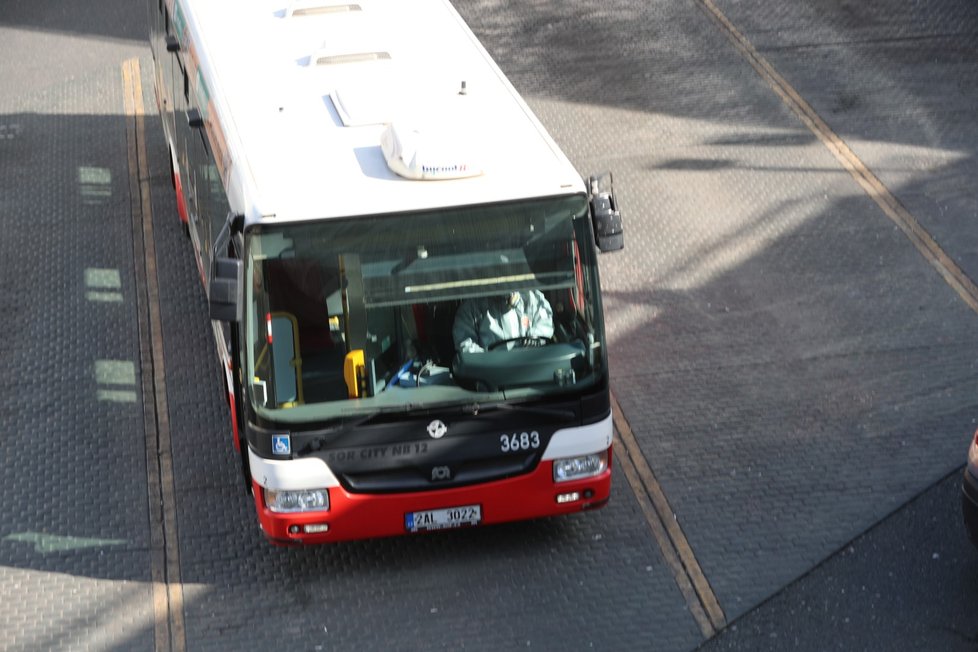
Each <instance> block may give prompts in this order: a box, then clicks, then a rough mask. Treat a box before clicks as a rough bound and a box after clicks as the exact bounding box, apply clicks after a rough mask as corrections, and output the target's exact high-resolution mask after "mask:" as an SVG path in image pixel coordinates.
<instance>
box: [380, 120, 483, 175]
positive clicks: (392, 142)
mask: <svg viewBox="0 0 978 652" xmlns="http://www.w3.org/2000/svg"><path fill="white" fill-rule="evenodd" d="M468 140H469V139H468V138H466V137H465V134H464V133H460V130H457V129H445V128H444V127H430V128H421V127H413V126H411V127H409V126H405V125H399V124H397V123H391V124H390V125H388V126H387V128H386V129H384V131H383V133H382V134H381V135H380V147H381V149H382V150H383V152H384V160H386V161H387V167H389V168H390V169H391V171H392V172H394V173H395V174H397V175H398V176H401V177H404V178H405V179H413V180H418V181H433V180H436V179H462V178H465V177H475V176H478V175H480V174H482V168H481V167H480V165H479V164H478V163H477V162H475V160H474V159H473V156H472V152H471V147H470V146H469V145H468V143H467V141H468Z"/></svg>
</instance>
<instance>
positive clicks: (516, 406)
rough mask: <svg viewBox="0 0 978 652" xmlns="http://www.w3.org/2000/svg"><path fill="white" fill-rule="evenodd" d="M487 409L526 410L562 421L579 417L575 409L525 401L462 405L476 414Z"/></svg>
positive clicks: (465, 409)
mask: <svg viewBox="0 0 978 652" xmlns="http://www.w3.org/2000/svg"><path fill="white" fill-rule="evenodd" d="M483 410H486V411H491V410H510V411H512V412H526V413H527V414H540V415H543V416H545V417H556V418H558V419H561V420H562V421H570V420H571V419H574V418H576V417H577V414H575V413H574V411H573V410H562V409H560V408H549V407H538V406H536V405H525V404H523V403H482V404H479V403H473V404H471V405H466V406H463V407H462V411H463V412H465V413H466V414H471V415H472V416H476V415H478V414H479V412H481V411H483Z"/></svg>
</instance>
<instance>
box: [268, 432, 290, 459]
mask: <svg viewBox="0 0 978 652" xmlns="http://www.w3.org/2000/svg"><path fill="white" fill-rule="evenodd" d="M272 453H274V454H275V455H291V454H292V440H291V438H290V437H289V435H272Z"/></svg>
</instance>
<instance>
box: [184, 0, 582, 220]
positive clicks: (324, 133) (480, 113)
mask: <svg viewBox="0 0 978 652" xmlns="http://www.w3.org/2000/svg"><path fill="white" fill-rule="evenodd" d="M176 1H177V2H178V3H179V5H180V9H181V10H182V12H183V14H184V16H185V18H186V24H187V28H188V33H189V35H190V40H191V41H192V43H184V47H183V51H184V52H191V53H192V54H193V55H194V56H195V57H196V59H197V61H198V64H199V66H200V69H201V71H202V72H203V76H204V79H205V82H206V85H207V88H208V91H209V96H210V100H211V104H212V109H213V111H214V112H215V116H214V117H215V118H216V119H217V121H218V122H219V124H220V129H221V132H222V134H223V137H224V141H225V142H226V145H227V151H226V156H225V161H224V163H225V165H224V166H223V167H224V168H225V187H226V189H227V190H228V194H229V202H230V205H231V209H232V211H234V212H235V213H237V214H243V215H244V216H245V222H246V225H247V226H250V225H253V224H256V223H259V222H263V221H265V222H278V221H299V220H307V219H321V218H334V217H348V216H356V215H367V214H379V213H394V212H406V211H414V210H424V209H430V208H437V207H446V206H457V205H463V204H479V203H491V202H501V201H508V200H515V199H524V198H531V197H544V196H553V195H566V194H570V193H576V192H584V191H585V187H584V183H583V181H582V179H581V177H580V175H579V174H578V173H577V172H576V171H575V170H574V168H573V166H572V165H571V164H570V163H569V162H568V160H567V159H566V157H565V156H564V155H563V154H562V153H561V152H560V150H559V148H558V147H557V146H556V145H555V143H554V142H553V140H552V139H551V138H550V137H549V135H547V133H546V131H545V130H544V129H543V127H542V126H541V125H540V123H539V121H538V120H537V119H536V117H535V116H533V114H532V113H531V111H530V110H529V108H528V107H527V106H526V104H525V103H524V102H523V100H522V99H521V98H520V97H519V95H518V94H517V93H516V91H515V90H514V89H513V88H512V86H511V85H510V83H509V82H508V81H507V80H506V78H505V77H504V76H503V75H502V73H501V72H500V70H499V69H498V68H497V67H496V65H495V64H494V63H493V62H492V60H491V59H490V58H489V55H488V54H487V53H486V52H485V50H484V49H483V48H482V46H481V45H480V44H479V43H478V41H477V40H476V39H475V37H474V35H473V34H472V33H471V31H470V30H469V29H468V27H466V26H465V24H464V23H463V22H462V20H461V18H460V17H459V16H458V14H457V13H456V12H455V10H454V9H453V8H452V7H451V5H450V4H449V3H448V2H446V1H444V0H411V1H410V2H407V1H405V0H361V1H360V2H358V3H357V5H358V6H359V7H361V10H360V11H339V12H330V13H321V14H313V15H299V14H295V15H288V14H289V12H287V11H286V9H285V4H286V3H284V2H282V1H281V0H253V1H250V2H247V3H242V2H238V1H236V0H176ZM323 4H329V3H323ZM358 53H383V54H384V55H385V56H386V55H389V58H383V57H379V58H377V59H376V60H366V61H357V62H345V63H325V64H317V63H316V61H317V59H318V58H319V57H321V56H337V57H344V56H347V55H356V54H358ZM463 81H464V82H465V89H466V93H465V94H464V95H463V94H460V92H459V91H460V89H461V87H462V82H463ZM191 83H193V84H195V85H196V80H192V82H191ZM331 94H334V95H335V94H338V95H339V96H340V97H341V98H342V101H343V102H344V104H345V105H346V106H345V107H344V115H345V117H347V118H348V119H349V118H350V117H351V116H349V115H346V114H347V113H354V112H358V111H359V112H360V113H361V114H362V116H363V118H364V120H362V121H366V122H368V123H370V122H371V121H384V122H387V121H391V120H395V119H397V120H398V121H403V122H407V123H417V124H419V125H421V126H428V125H436V126H437V125H439V124H444V123H451V124H453V125H454V128H461V129H465V130H466V133H467V134H468V135H469V136H468V138H469V139H471V141H472V147H473V148H474V151H473V156H474V157H475V158H477V159H478V160H479V162H480V167H481V168H482V170H483V171H484V172H483V174H481V175H479V176H477V177H473V178H468V179H456V180H439V181H409V180H406V179H403V178H401V177H398V176H396V175H395V174H394V173H393V172H391V171H390V170H389V169H388V167H387V165H386V164H385V161H384V157H383V154H382V152H381V146H380V135H381V132H382V131H383V129H384V124H382V123H380V122H375V123H371V124H362V125H361V126H345V125H344V123H343V119H342V118H341V116H340V114H339V113H338V112H337V111H336V108H335V106H334V99H333V98H331V97H330V96H331ZM346 109H349V111H346ZM352 118H353V119H354V123H356V118H357V116H352Z"/></svg>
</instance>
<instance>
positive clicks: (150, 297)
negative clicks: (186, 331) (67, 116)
mask: <svg viewBox="0 0 978 652" xmlns="http://www.w3.org/2000/svg"><path fill="white" fill-rule="evenodd" d="M122 80H123V87H124V105H125V115H126V118H127V120H126V136H127V141H128V146H129V147H128V150H129V196H130V202H131V210H132V220H133V225H132V226H133V254H134V262H135V274H136V280H137V282H136V295H137V305H138V310H137V313H138V321H139V353H140V360H141V361H142V371H143V373H142V374H141V376H142V393H143V416H144V426H145V432H146V480H147V487H148V500H149V513H150V542H151V546H150V557H151V576H152V582H153V609H154V613H155V616H156V617H155V628H154V630H155V631H154V639H155V649H156V650H157V652H163V651H167V652H183V651H184V650H185V649H186V632H185V629H184V622H183V585H182V584H181V581H180V554H179V546H178V541H177V526H176V523H177V520H176V499H175V493H174V486H173V460H172V456H171V448H170V418H169V408H168V406H167V398H166V372H165V366H164V360H163V321H162V318H161V316H160V293H159V279H158V277H157V273H156V244H155V240H154V239H153V208H152V203H151V201H150V187H149V176H148V171H149V166H148V163H147V156H146V125H145V109H144V106H143V89H142V80H141V78H140V70H139V60H138V59H129V60H128V61H126V62H125V63H123V65H122Z"/></svg>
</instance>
